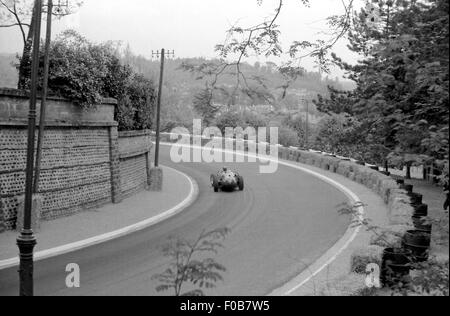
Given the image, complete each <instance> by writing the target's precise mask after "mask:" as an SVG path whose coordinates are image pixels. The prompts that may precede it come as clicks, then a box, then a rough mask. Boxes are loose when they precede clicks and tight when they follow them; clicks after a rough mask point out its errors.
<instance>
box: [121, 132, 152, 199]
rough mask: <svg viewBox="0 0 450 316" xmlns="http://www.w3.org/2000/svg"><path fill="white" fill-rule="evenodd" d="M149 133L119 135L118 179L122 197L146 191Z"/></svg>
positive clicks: (149, 146)
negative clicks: (119, 179)
mask: <svg viewBox="0 0 450 316" xmlns="http://www.w3.org/2000/svg"><path fill="white" fill-rule="evenodd" d="M151 144H152V143H151V133H150V131H136V132H121V133H119V154H120V178H121V189H122V196H123V197H128V196H130V195H133V194H135V193H137V192H139V191H142V190H144V189H147V188H148V186H149V185H150V179H149V174H150V168H151V146H152V145H151Z"/></svg>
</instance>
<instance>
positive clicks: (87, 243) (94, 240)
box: [0, 166, 199, 270]
mask: <svg viewBox="0 0 450 316" xmlns="http://www.w3.org/2000/svg"><path fill="white" fill-rule="evenodd" d="M163 167H164V168H167V169H170V170H173V171H174V172H176V173H178V174H180V175H182V176H183V177H185V178H186V179H188V181H189V184H190V188H191V189H190V192H189V194H188V196H187V197H186V199H184V200H183V201H182V202H181V203H179V204H178V205H176V206H174V207H172V208H171V209H169V210H167V211H165V212H163V213H161V214H158V215H156V216H153V217H150V218H148V219H146V220H144V221H141V222H138V223H136V224H133V225H130V226H127V227H124V228H121V229H118V230H115V231H112V232H109V233H105V234H101V235H98V236H94V237H91V238H87V239H84V240H81V241H77V242H74V243H70V244H66V245H62V246H59V247H55V248H51V249H47V250H42V251H39V252H36V253H35V255H34V261H41V260H45V259H49V258H53V257H57V256H60V255H64V254H67V253H71V252H74V251H78V250H81V249H84V248H88V247H92V246H95V245H98V244H102V243H105V242H108V241H111V240H114V239H117V238H121V237H124V236H127V235H129V234H132V233H135V232H138V231H141V230H144V229H147V228H149V227H152V226H154V225H157V224H159V223H161V222H163V221H165V220H167V219H169V218H171V217H173V216H175V215H177V214H179V213H181V212H182V211H184V210H185V209H187V208H188V207H189V206H191V205H192V204H193V203H194V202H195V200H196V199H197V197H198V195H199V187H198V184H197V182H196V181H195V180H194V179H193V178H192V177H190V176H189V175H187V174H185V173H183V172H181V171H179V170H177V169H174V168H171V167H167V166H163ZM19 262H20V261H19V257H15V258H11V259H6V260H2V261H0V270H5V269H8V268H12V267H15V266H18V265H19Z"/></svg>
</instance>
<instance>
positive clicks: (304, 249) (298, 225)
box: [0, 147, 350, 296]
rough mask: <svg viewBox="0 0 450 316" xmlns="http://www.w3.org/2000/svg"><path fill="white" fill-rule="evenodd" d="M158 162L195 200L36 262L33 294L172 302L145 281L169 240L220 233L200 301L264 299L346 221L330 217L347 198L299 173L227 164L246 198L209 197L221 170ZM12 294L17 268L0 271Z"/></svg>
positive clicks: (4, 289) (165, 158) (158, 268)
mask: <svg viewBox="0 0 450 316" xmlns="http://www.w3.org/2000/svg"><path fill="white" fill-rule="evenodd" d="M161 155H162V159H161V160H162V163H163V164H164V165H167V166H170V167H174V168H176V169H178V170H180V171H182V172H184V173H186V174H188V175H190V176H191V177H192V178H194V179H195V180H196V181H197V182H198V184H199V189H200V194H199V197H198V199H197V201H196V202H195V203H194V204H193V205H192V206H191V207H189V208H188V209H186V210H185V211H183V212H182V213H180V214H178V215H177V216H175V217H173V218H171V219H169V220H167V221H165V222H163V223H160V224H158V225H156V226H154V227H151V228H149V229H146V230H144V231H141V232H138V233H134V234H132V235H129V236H126V237H123V238H120V239H116V240H113V241H110V242H107V243H104V244H101V245H97V246H93V247H90V248H86V249H83V250H80V251H77V252H74V253H70V254H67V255H63V256H59V257H56V258H51V259H47V260H43V261H39V262H37V263H36V265H35V294H36V295H94V296H96V295H173V293H172V292H164V293H157V292H156V290H155V287H156V286H157V285H158V282H157V281H155V280H153V279H152V276H153V275H155V274H157V273H161V272H163V271H164V270H165V269H166V268H167V264H168V262H169V261H168V259H167V258H165V257H164V256H163V255H162V252H161V247H163V246H164V245H165V244H166V243H167V241H168V240H169V238H170V237H179V238H183V239H188V240H191V239H195V238H196V237H198V235H199V234H200V233H201V232H202V231H204V230H206V231H208V230H213V229H217V228H223V227H228V228H230V229H231V233H230V234H229V235H228V237H227V239H226V241H225V243H224V248H223V249H222V250H221V251H220V252H219V254H218V255H217V256H216V257H215V259H216V260H217V261H218V262H219V263H221V264H222V265H224V266H225V267H226V268H227V271H226V272H225V273H223V278H224V280H223V281H222V282H218V283H217V287H216V288H215V289H209V290H206V291H205V292H206V294H207V295H227V296H228V295H229V296H243V295H250V296H253V295H258V296H259V295H266V294H268V293H270V292H271V291H272V290H273V289H275V288H277V287H279V286H281V285H283V284H284V283H285V282H287V281H288V280H290V279H292V278H293V277H295V276H296V275H298V274H299V273H300V272H302V271H303V270H305V269H306V268H307V266H308V265H310V264H312V263H313V262H314V261H315V260H317V259H318V258H319V257H320V256H321V255H323V254H324V253H325V252H326V251H327V250H328V249H329V248H331V247H332V246H333V245H334V244H335V243H336V242H337V241H338V240H339V239H340V238H341V237H342V236H343V235H344V233H345V231H346V229H347V228H348V225H349V222H350V220H349V218H347V217H344V216H342V215H339V214H338V212H337V209H338V205H339V204H341V203H343V202H346V201H348V199H347V198H346V196H345V195H344V194H343V193H341V192H340V191H338V190H337V189H335V188H334V187H332V186H330V185H328V184H326V183H324V182H322V181H321V180H319V179H317V178H315V177H313V176H311V175H308V174H305V173H303V172H301V171H299V170H296V169H292V168H289V167H286V166H281V165H280V166H279V169H278V171H277V172H276V173H275V174H270V175H265V174H260V173H259V165H258V164H255V163H248V162H247V163H236V164H227V166H228V167H230V168H232V169H235V170H237V171H238V172H239V173H240V174H242V175H243V176H244V179H245V185H246V187H245V191H244V192H234V193H214V192H213V190H212V188H211V186H210V179H209V176H210V174H211V173H215V172H217V171H218V170H219V169H220V168H222V167H223V165H222V164H195V163H182V164H173V163H172V162H171V161H170V159H169V150H168V147H162V153H161ZM124 211H126V210H124ZM69 263H77V264H78V265H79V266H80V270H81V287H80V288H78V289H68V288H67V287H66V283H65V279H66V276H67V273H66V272H65V269H66V266H67V265H68V264H69ZM190 289H191V288H190V287H189V286H187V287H185V288H184V290H190ZM17 294H18V274H17V267H16V268H11V269H6V270H1V271H0V296H5V295H17Z"/></svg>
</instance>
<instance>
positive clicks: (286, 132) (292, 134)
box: [278, 127, 300, 147]
mask: <svg viewBox="0 0 450 316" xmlns="http://www.w3.org/2000/svg"><path fill="white" fill-rule="evenodd" d="M278 143H279V144H280V145H283V146H285V147H291V146H292V147H298V146H299V145H300V141H299V138H298V134H297V132H296V131H294V130H293V129H291V128H288V127H280V128H279V129H278Z"/></svg>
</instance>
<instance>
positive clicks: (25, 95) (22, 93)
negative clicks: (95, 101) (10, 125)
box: [0, 88, 117, 106]
mask: <svg viewBox="0 0 450 316" xmlns="http://www.w3.org/2000/svg"><path fill="white" fill-rule="evenodd" d="M0 97H16V98H22V99H29V98H30V92H29V91H28V90H19V89H11V88H0ZM38 99H41V96H40V95H39V93H38ZM47 100H52V101H67V102H71V100H69V99H67V98H63V97H58V96H54V95H53V96H52V95H51V96H48V97H47ZM100 104H105V105H115V106H117V100H116V99H113V98H103V99H102V101H101V102H100Z"/></svg>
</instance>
